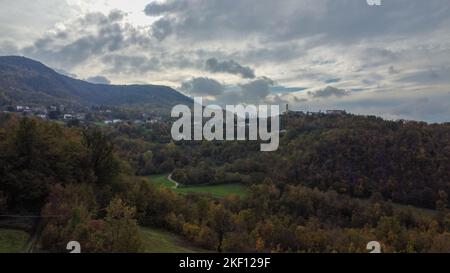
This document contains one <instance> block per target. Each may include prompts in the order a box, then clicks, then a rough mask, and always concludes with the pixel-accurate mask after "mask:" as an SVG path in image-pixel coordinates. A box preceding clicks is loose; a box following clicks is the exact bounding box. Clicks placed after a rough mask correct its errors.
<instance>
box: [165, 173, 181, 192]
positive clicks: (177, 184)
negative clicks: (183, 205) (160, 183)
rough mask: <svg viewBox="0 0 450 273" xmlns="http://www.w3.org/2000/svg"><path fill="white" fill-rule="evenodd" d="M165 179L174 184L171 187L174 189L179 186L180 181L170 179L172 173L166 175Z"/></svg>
mask: <svg viewBox="0 0 450 273" xmlns="http://www.w3.org/2000/svg"><path fill="white" fill-rule="evenodd" d="M167 180H169V181H170V182H172V183H174V184H175V186H174V187H173V188H174V189H178V187H179V186H180V183H178V182H177V181H175V180H173V179H172V174H169V176H167Z"/></svg>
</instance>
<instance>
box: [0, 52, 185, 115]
mask: <svg viewBox="0 0 450 273" xmlns="http://www.w3.org/2000/svg"><path fill="white" fill-rule="evenodd" d="M18 103H28V104H44V105H49V104H55V103H63V104H70V105H80V106H88V105H89V106H90V105H111V106H127V105H128V106H136V105H142V106H154V107H158V108H161V107H164V108H168V107H172V106H173V105H176V104H180V103H182V104H189V103H192V100H191V99H190V98H188V97H186V96H184V95H182V94H181V93H179V92H177V91H176V90H174V89H172V88H170V87H167V86H158V85H107V84H93V83H89V82H86V81H82V80H77V79H73V78H70V77H67V76H65V75H61V74H59V73H57V72H56V71H54V70H53V69H51V68H49V67H47V66H45V65H44V64H42V63H40V62H37V61H34V60H31V59H28V58H24V57H17V56H5V57H0V105H2V104H3V105H5V104H18Z"/></svg>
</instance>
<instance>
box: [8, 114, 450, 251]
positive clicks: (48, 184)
mask: <svg viewBox="0 0 450 273" xmlns="http://www.w3.org/2000/svg"><path fill="white" fill-rule="evenodd" d="M283 119H284V120H283V124H284V125H283V126H284V127H285V128H286V129H287V131H286V132H285V133H284V134H283V137H282V141H281V145H280V150H279V151H278V152H276V153H261V152H259V145H258V143H253V142H248V143H240V142H217V143H214V142H197V143H191V142H186V143H172V142H170V137H169V130H170V124H169V123H167V124H165V123H158V124H147V125H139V126H138V125H135V124H119V125H114V126H109V127H103V128H102V129H101V130H100V129H99V128H96V127H89V126H85V127H76V126H75V127H67V126H63V125H59V124H57V123H53V122H46V121H41V120H37V119H30V118H22V117H20V116H16V115H12V114H2V115H0V151H1V153H0V211H1V212H2V213H3V214H22V215H41V216H42V217H43V218H41V219H40V220H38V221H37V222H38V224H40V226H41V232H40V236H39V249H40V251H64V250H65V246H66V244H67V242H68V241H70V240H77V241H79V242H80V243H81V244H82V245H83V249H84V251H86V252H105V251H112V252H136V251H140V250H142V248H143V243H142V238H141V235H140V233H139V225H140V226H148V227H156V228H162V229H166V230H170V231H172V232H175V233H177V234H179V235H182V236H183V237H184V238H186V239H187V240H189V241H190V242H191V243H192V244H194V245H195V246H197V247H200V248H203V249H208V250H211V251H219V252H235V251H238V252H247V251H248V252H366V251H367V250H366V244H367V242H369V241H372V240H377V241H380V242H381V243H382V245H383V251H386V252H430V251H448V250H449V249H450V233H449V232H450V213H449V210H448V205H449V203H448V193H449V188H448V182H449V179H448V177H449V164H446V163H448V162H449V158H450V156H449V141H450V138H449V130H450V129H449V126H448V125H446V124H442V125H427V124H424V123H416V122H390V121H384V120H381V119H378V118H373V117H359V116H352V115H345V116H327V115H322V116H311V117H310V116H308V117H307V116H294V115H292V116H289V117H286V116H285V117H283ZM170 172H173V177H174V179H176V180H177V181H179V182H182V183H185V184H205V183H208V184H211V183H212V184H214V183H240V184H243V185H246V186H247V188H248V192H249V193H248V195H247V196H246V197H238V196H235V195H229V196H226V197H224V198H215V197H214V196H211V195H208V194H185V195H180V194H177V193H176V192H175V191H172V190H171V189H169V188H164V187H156V186H154V185H153V184H152V183H149V181H148V180H147V179H142V178H140V177H139V176H143V175H150V174H157V173H170ZM399 203H401V204H409V205H414V206H415V207H407V206H403V205H400V204H399ZM417 207H424V208H429V209H420V208H417ZM124 227H125V228H124ZM113 234H114V236H113Z"/></svg>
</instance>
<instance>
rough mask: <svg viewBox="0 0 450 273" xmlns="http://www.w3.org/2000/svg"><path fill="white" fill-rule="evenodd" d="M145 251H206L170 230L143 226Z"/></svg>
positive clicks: (142, 233)
mask: <svg viewBox="0 0 450 273" xmlns="http://www.w3.org/2000/svg"><path fill="white" fill-rule="evenodd" d="M141 235H142V239H143V244H144V246H143V247H144V250H143V252H144V253H197V252H204V251H202V250H201V249H197V248H195V247H192V246H190V245H189V243H187V242H186V241H184V240H183V239H182V238H181V237H179V236H177V235H175V234H172V233H170V232H166V231H162V230H158V229H153V228H147V227H141Z"/></svg>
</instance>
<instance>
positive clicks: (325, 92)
mask: <svg viewBox="0 0 450 273" xmlns="http://www.w3.org/2000/svg"><path fill="white" fill-rule="evenodd" d="M308 95H310V96H312V97H313V98H328V97H332V96H334V97H344V96H349V95H350V92H349V91H346V90H343V89H339V88H335V87H332V86H327V87H325V88H324V89H321V90H317V91H315V92H311V91H310V92H308Z"/></svg>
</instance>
